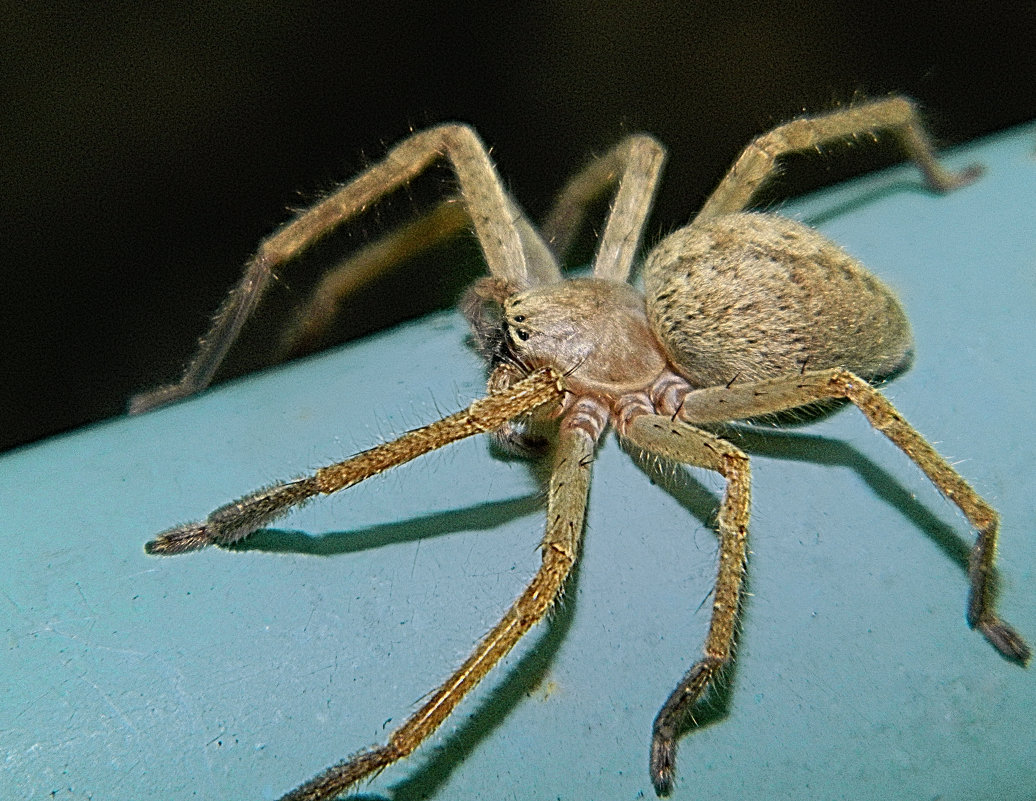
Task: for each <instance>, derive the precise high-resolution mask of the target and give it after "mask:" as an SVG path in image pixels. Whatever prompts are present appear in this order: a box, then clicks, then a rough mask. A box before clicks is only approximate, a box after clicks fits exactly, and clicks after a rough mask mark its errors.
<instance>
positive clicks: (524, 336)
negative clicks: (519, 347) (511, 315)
mask: <svg viewBox="0 0 1036 801" xmlns="http://www.w3.org/2000/svg"><path fill="white" fill-rule="evenodd" d="M515 319H516V320H518V318H517V317H515ZM522 319H525V318H524V317H523V318H522ZM518 322H521V320H518ZM514 333H515V334H517V336H518V339H520V340H521V341H522V342H526V341H528V339H529V332H528V331H526V330H525V329H524V328H516V329H515V331H514Z"/></svg>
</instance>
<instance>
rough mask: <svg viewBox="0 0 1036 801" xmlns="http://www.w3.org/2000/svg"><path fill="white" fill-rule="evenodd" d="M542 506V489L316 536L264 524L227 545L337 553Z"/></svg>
mask: <svg viewBox="0 0 1036 801" xmlns="http://www.w3.org/2000/svg"><path fill="white" fill-rule="evenodd" d="M541 509H542V500H541V496H540V494H539V493H530V494H528V495H523V496H519V497H517V498H509V499H507V500H504V501H491V502H489V503H480V504H477V505H475V506H469V507H467V508H465V509H450V510H448V511H445V512H437V513H435V514H430V515H424V516H421V517H412V518H410V519H409V520H397V521H394V522H392V523H381V524H378V525H375V526H369V527H367V528H361V529H353V530H351V531H334V532H328V533H325V534H322V535H321V536H319V537H314V536H312V535H310V534H307V533H306V532H304V531H294V530H288V529H277V528H265V529H260V530H259V531H257V532H255V534H253V535H252V536H251V537H249V538H248V539H246V540H242V541H241V542H238V543H235V544H233V545H229V546H226V549H227V550H231V551H264V552H267V553H298V554H307V555H309V556H338V555H340V554H349V553H359V552H361V551H369V550H374V549H377V548H383V547H385V546H387V545H393V544H397V543H405V542H416V541H417V540H428V539H433V538H435V537H441V536H445V535H447V534H453V533H455V532H458V531H478V530H482V529H490V528H493V527H495V526H499V525H502V524H503V523H507V522H510V521H512V520H517V519H519V518H522V517H525V516H527V515H531V514H534V513H535V512H538V511H540V510H541Z"/></svg>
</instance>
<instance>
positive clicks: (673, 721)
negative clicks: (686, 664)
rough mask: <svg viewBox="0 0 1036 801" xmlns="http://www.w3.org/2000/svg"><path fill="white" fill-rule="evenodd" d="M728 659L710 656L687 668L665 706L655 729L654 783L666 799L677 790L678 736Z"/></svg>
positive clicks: (652, 740)
mask: <svg viewBox="0 0 1036 801" xmlns="http://www.w3.org/2000/svg"><path fill="white" fill-rule="evenodd" d="M725 664H726V663H725V661H724V660H722V659H720V658H718V657H715V656H707V657H705V658H704V659H702V660H701V661H700V662H698V663H697V664H696V665H695V666H694V667H692V668H691V669H690V670H689V671H687V675H685V676H684V677H683V678H682V679H681V680H680V683H679V684H678V685H677V687H676V689H675V690H673V692H672V693H670V695H669V698H667V699H666V702H665V703H664V704H663V705H662V708H661V709H660V710H659V712H658V715H657V716H656V717H655V724H654V726H653V728H652V732H651V763H650V773H651V783H652V784H653V785H654V786H655V794H656V795H658V796H659V797H660V798H664V797H665V796H667V795H669V794H670V793H671V792H672V791H673V780H674V778H675V776H676V737H677V734H678V733H679V731H680V727H681V725H682V724H683V722H684V720H685V719H686V717H687V715H688V714H689V713H690V710H691V709H692V708H693V707H694V705H695V704H696V703H697V702H698V699H700V698H701V697H702V695H703V694H704V693H705V690H706V689H708V687H709V685H710V684H711V683H712V679H713V678H714V677H715V676H716V674H717V673H719V672H720V671H721V670H722V669H723V666H724V665H725Z"/></svg>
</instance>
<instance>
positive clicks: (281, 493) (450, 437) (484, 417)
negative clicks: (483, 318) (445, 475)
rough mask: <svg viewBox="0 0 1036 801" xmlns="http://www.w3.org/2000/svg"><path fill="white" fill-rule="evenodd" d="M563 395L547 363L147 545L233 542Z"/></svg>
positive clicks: (182, 547)
mask: <svg viewBox="0 0 1036 801" xmlns="http://www.w3.org/2000/svg"><path fill="white" fill-rule="evenodd" d="M563 398H564V390H563V388H562V384H561V380H560V377H559V376H558V374H557V373H555V372H554V371H553V370H551V369H549V368H548V369H544V370H538V371H536V372H535V373H533V374H532V375H530V376H529V377H528V378H525V379H523V380H521V381H519V382H517V383H515V384H513V385H511V386H509V387H507V388H504V389H501V390H500V391H498V392H493V393H491V394H490V395H488V396H487V397H485V398H481V399H479V400H477V401H475V402H474V403H472V404H471V405H470V406H469V407H468V408H467V409H465V410H463V411H460V412H457V413H456V414H452V415H450V416H449V417H445V418H443V419H442V420H439V421H438V422H435V423H432V424H431V425H427V426H424V427H422V428H417V429H414V430H413V431H409V432H407V433H406V434H404V435H403V436H401V437H399V438H398V439H395V440H393V441H392V442H386V443H385V444H383V445H378V446H377V447H374V448H371V449H370V450H367V451H364V452H363V453H359V454H357V455H356V456H354V457H352V458H351V459H346V460H345V461H344V462H338V463H337V464H333V465H329V466H327V467H323V468H321V469H319V470H317V471H316V473H314V474H313V475H311V476H308V477H306V478H300V479H295V480H293V481H286V482H284V483H281V484H275V485H274V486H272V487H265V488H263V489H260V490H257V491H255V492H253V493H251V494H249V495H246V496H245V497H243V498H240V499H238V500H236V501H233V502H232V503H228V504H226V505H225V506H221V507H220V508H218V509H216V510H215V511H213V512H212V513H211V514H209V516H208V517H207V518H205V520H202V521H200V522H197V523H186V524H184V525H181V526H176V527H174V528H171V529H168V530H166V531H163V532H162V533H161V534H159V535H158V536H156V537H155V538H154V539H153V540H151V541H150V542H148V543H147V544H146V545H145V546H144V549H145V550H146V551H147V552H148V553H151V554H161V555H172V554H178V553H183V552H185V551H193V550H197V549H198V548H204V547H205V546H207V545H231V544H232V543H235V542H238V541H239V540H242V539H244V538H245V537H247V536H248V535H249V534H252V533H254V532H255V531H257V530H258V529H260V528H262V527H263V526H266V525H268V524H269V523H270V522H271V521H273V520H275V519H277V518H278V517H280V516H281V515H283V514H285V513H287V512H288V511H289V510H290V509H292V508H293V507H295V506H298V505H300V504H302V503H305V502H306V501H308V500H309V499H310V498H312V497H314V496H316V495H327V494H330V493H332V492H337V491H338V490H340V489H345V488H348V487H351V486H353V485H355V484H359V483H360V482H361V481H363V480H364V479H367V478H370V477H371V476H376V475H377V474H378V473H383V472H384V471H386V470H388V469H390V468H392V467H396V466H397V465H401V464H403V463H405V462H409V461H410V460H411V459H416V458H417V457H418V456H421V455H423V454H425V453H428V452H429V451H433V450H436V449H438V448H442V447H444V446H445V445H449V444H450V443H452V442H456V441H457V440H459V439H464V438H465V437H470V436H472V435H473V434H483V433H486V432H489V431H495V430H496V429H498V428H500V426H502V425H504V424H505V423H506V422H507V421H509V420H511V419H513V418H515V417H520V416H522V415H525V414H528V413H529V412H531V411H533V410H535V409H537V408H539V407H540V406H543V405H544V404H546V403H558V404H560V402H561V400H562V399H563Z"/></svg>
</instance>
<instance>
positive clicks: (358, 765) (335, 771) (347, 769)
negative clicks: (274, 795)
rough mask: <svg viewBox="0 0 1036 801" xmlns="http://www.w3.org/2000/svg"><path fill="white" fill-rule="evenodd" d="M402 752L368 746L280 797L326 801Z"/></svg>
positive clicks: (294, 799) (374, 772)
mask: <svg viewBox="0 0 1036 801" xmlns="http://www.w3.org/2000/svg"><path fill="white" fill-rule="evenodd" d="M401 756H402V754H401V753H399V751H398V749H396V748H394V747H393V746H392V745H385V746H381V747H376V748H369V749H367V750H366V751H361V752H360V753H358V754H354V755H353V756H351V757H349V758H348V759H345V760H343V761H341V762H339V763H337V764H335V765H332V766H331V767H329V768H328V769H327V770H325V771H324V772H323V773H321V774H319V775H317V776H314V777H313V778H312V779H310V780H309V781H308V782H306V783H305V784H303V785H300V786H299V787H296V788H295V789H294V790H292V791H291V792H290V793H288V794H287V795H284V796H282V797H281V798H280V799H279V801H329V799H332V798H337V797H338V796H339V795H341V794H342V793H344V792H345V791H346V790H348V789H349V788H350V787H352V786H353V785H354V784H356V783H357V782H358V781H360V780H361V779H365V778H367V777H368V776H372V775H374V774H376V773H380V772H381V771H382V770H383V769H384V768H385V767H386V766H388V765H391V764H392V763H393V762H395V761H396V760H397V759H399V758H400V757H401Z"/></svg>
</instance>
